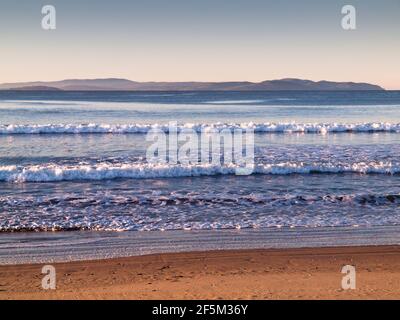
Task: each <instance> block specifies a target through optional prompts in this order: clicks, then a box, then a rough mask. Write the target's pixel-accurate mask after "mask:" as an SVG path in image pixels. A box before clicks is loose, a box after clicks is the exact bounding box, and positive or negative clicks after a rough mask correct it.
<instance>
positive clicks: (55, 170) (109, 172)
mask: <svg viewBox="0 0 400 320" xmlns="http://www.w3.org/2000/svg"><path fill="white" fill-rule="evenodd" d="M240 168H241V167H240V166H238V165H235V164H228V165H212V164H193V165H179V164H178V165H170V164H150V163H98V164H94V165H87V164H78V165H57V164H42V165H31V166H0V181H6V182H14V183H19V182H56V181H80V180H111V179H152V178H177V177H197V176H217V175H235V174H236V173H237V172H238V169H240ZM251 173H252V174H271V175H289V174H313V173H315V174H316V173H321V174H323V173H359V174H398V173H400V165H393V164H392V163H391V162H387V163H384V162H370V163H365V162H358V163H349V164H332V163H327V164H304V163H290V162H282V163H276V164H257V165H255V166H254V168H253V170H252V172H251Z"/></svg>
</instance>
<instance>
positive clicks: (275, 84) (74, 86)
mask: <svg viewBox="0 0 400 320" xmlns="http://www.w3.org/2000/svg"><path fill="white" fill-rule="evenodd" d="M38 88H42V89H38ZM43 88H47V89H43ZM10 89H13V90H16V89H17V90H67V91H80V90H82V91H273V90H278V91H279V90H317V91H322V90H330V91H332V90H384V89H383V88H382V87H380V86H377V85H374V84H369V83H356V82H332V81H325V80H323V81H311V80H302V79H293V78H286V79H280V80H267V81H263V82H258V83H257V82H247V81H237V82H136V81H131V80H127V79H114V78H110V79H71V80H61V81H49V82H43V81H36V82H20V83H3V84H0V90H10Z"/></svg>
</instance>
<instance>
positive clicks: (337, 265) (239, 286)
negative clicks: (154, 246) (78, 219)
mask: <svg viewBox="0 0 400 320" xmlns="http://www.w3.org/2000/svg"><path fill="white" fill-rule="evenodd" d="M343 265H353V266H355V267H356V272H357V274H356V276H357V277H356V289H355V290H343V289H342V288H341V281H342V277H343V276H344V275H343V274H342V273H341V269H342V266H343ZM42 266H43V265H39V264H36V265H34V264H33V265H18V266H0V299H400V247H399V246H366V247H337V248H309V249H283V250H282V249H280V250H232V251H210V252H189V253H171V254H155V255H148V256H140V257H131V258H119V259H110V260H98V261H81V262H69V263H58V264H54V266H55V268H56V271H57V289H56V290H50V291H44V290H43V289H41V279H42V277H43V275H42V274H41V268H42Z"/></svg>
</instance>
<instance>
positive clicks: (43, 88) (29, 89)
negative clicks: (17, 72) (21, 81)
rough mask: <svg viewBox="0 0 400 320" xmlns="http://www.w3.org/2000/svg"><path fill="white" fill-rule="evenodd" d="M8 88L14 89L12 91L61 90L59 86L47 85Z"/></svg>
mask: <svg viewBox="0 0 400 320" xmlns="http://www.w3.org/2000/svg"><path fill="white" fill-rule="evenodd" d="M8 90H14V91H62V90H61V89H59V88H55V87H48V86H26V87H16V88H10V89H8Z"/></svg>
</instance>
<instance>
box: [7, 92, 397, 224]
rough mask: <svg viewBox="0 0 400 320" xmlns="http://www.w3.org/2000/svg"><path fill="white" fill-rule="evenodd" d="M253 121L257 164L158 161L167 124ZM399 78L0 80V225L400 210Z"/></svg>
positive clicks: (325, 218)
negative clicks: (113, 83) (253, 85)
mask: <svg viewBox="0 0 400 320" xmlns="http://www.w3.org/2000/svg"><path fill="white" fill-rule="evenodd" d="M170 121H177V122H178V127H179V128H183V127H191V128H195V129H196V130H199V128H202V127H207V126H212V127H214V128H217V129H219V128H235V127H238V126H241V127H250V128H254V129H255V131H256V136H255V162H256V170H255V173H254V174H252V175H250V176H235V175H233V174H232V172H231V171H229V170H226V168H223V166H221V167H212V168H210V167H207V166H201V165H199V166H197V167H196V168H187V167H182V166H177V165H162V164H159V165H157V164H155V165H152V166H150V165H149V164H148V163H147V162H146V159H145V155H146V149H147V148H148V146H149V144H150V143H149V142H147V141H146V139H145V134H144V133H146V132H147V131H148V130H149V129H150V128H152V127H154V126H156V125H158V126H159V127H160V128H162V129H163V130H165V131H166V128H167V127H166V124H168V122H170ZM399 137H400V92H399V91H390V92H248V93H243V92H229V93H226V92H202V93H193V92H183V93H170V92H169V93H167V92H165V93H160V92H158V93H149V92H146V93H143V92H141V93H131V92H114V93H96V92H65V93H63V92H55V93H53V92H50V93H40V92H26V93H23V92H0V230H1V231H16V230H36V231H40V230H87V229H91V230H170V229H222V228H239V227H240V228H264V227H276V226H287V227H319V226H354V225H359V226H392V225H397V224H399V223H400V207H399V204H400V175H399V174H398V173H399V172H400V145H399Z"/></svg>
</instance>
